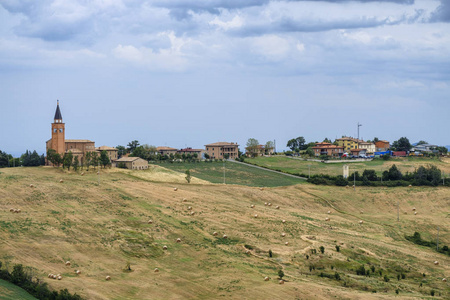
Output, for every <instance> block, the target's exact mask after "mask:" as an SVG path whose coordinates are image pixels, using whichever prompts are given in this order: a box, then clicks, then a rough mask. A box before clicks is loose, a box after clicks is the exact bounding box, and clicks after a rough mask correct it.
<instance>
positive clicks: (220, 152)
mask: <svg viewBox="0 0 450 300" xmlns="http://www.w3.org/2000/svg"><path fill="white" fill-rule="evenodd" d="M205 147H206V153H208V155H209V156H210V157H211V158H214V159H223V158H224V155H227V154H228V158H229V159H235V158H237V157H239V145H238V144H237V143H227V142H217V143H212V144H208V145H205Z"/></svg>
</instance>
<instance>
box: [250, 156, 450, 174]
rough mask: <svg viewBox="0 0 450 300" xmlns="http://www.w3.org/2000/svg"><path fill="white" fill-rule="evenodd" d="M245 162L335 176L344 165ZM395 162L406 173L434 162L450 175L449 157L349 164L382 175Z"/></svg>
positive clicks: (274, 160) (281, 159)
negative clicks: (309, 170)
mask: <svg viewBox="0 0 450 300" xmlns="http://www.w3.org/2000/svg"><path fill="white" fill-rule="evenodd" d="M245 162H248V163H251V164H254V165H258V166H261V167H265V168H269V169H273V170H280V171H283V172H286V173H291V174H296V173H301V174H306V175H308V169H309V168H311V175H315V174H327V175H333V176H336V175H342V172H343V171H342V167H343V165H344V163H322V162H314V161H304V160H301V159H293V158H289V157H286V156H272V157H256V158H246V159H245ZM393 164H395V165H396V166H397V167H398V168H399V169H400V171H401V172H404V173H405V172H413V171H414V170H415V169H417V168H418V167H419V166H426V165H429V164H433V165H436V166H437V167H438V168H439V169H441V170H442V171H443V172H445V173H446V174H447V177H449V174H450V160H449V159H448V158H447V159H442V160H437V159H431V158H416V157H408V158H395V159H394V158H393V159H391V160H389V161H384V160H380V159H377V160H373V161H367V162H351V163H348V166H349V172H350V173H353V172H354V171H358V172H359V173H360V174H361V173H362V172H364V170H365V169H371V170H375V171H376V172H377V174H378V175H381V174H382V173H383V171H386V170H388V169H389V168H390V167H391V166H392V165H393ZM309 166H310V167H309Z"/></svg>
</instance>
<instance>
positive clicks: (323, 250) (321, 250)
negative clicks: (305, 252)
mask: <svg viewBox="0 0 450 300" xmlns="http://www.w3.org/2000/svg"><path fill="white" fill-rule="evenodd" d="M319 250H320V252H322V254H324V253H325V248H324V247H323V246H320V247H319Z"/></svg>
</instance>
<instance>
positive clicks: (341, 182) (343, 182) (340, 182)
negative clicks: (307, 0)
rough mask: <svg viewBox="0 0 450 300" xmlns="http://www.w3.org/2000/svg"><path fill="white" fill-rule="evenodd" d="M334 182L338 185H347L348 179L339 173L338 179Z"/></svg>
mask: <svg viewBox="0 0 450 300" xmlns="http://www.w3.org/2000/svg"><path fill="white" fill-rule="evenodd" d="M334 184H335V185H337V186H347V185H348V180H347V179H346V178H344V176H342V175H339V176H336V180H335V181H334Z"/></svg>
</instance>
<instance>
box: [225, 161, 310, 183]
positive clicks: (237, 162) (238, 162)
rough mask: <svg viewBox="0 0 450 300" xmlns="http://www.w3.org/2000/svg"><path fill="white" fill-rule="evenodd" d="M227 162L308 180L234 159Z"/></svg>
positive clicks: (304, 178)
mask: <svg viewBox="0 0 450 300" xmlns="http://www.w3.org/2000/svg"><path fill="white" fill-rule="evenodd" d="M227 161H229V162H232V163H236V164H241V165H246V166H249V167H253V168H257V169H261V170H265V171H267V172H273V173H278V174H281V175H284V176H288V177H293V178H298V179H303V180H307V179H308V178H306V177H300V176H295V175H292V174H287V173H283V172H280V171H275V170H270V169H266V168H263V167H259V166H255V165H250V164H246V163H243V162H240V161H236V160H233V159H229V160H227Z"/></svg>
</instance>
